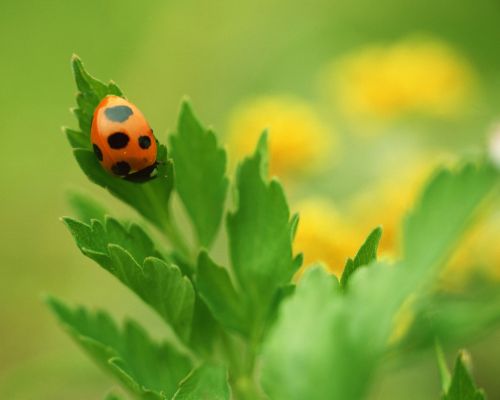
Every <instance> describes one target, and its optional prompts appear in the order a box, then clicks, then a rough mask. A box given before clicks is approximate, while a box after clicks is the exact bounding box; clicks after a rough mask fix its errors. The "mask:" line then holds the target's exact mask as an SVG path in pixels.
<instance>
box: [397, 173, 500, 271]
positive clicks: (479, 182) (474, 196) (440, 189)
mask: <svg viewBox="0 0 500 400" xmlns="http://www.w3.org/2000/svg"><path fill="white" fill-rule="evenodd" d="M497 180H498V173H497V172H496V171H495V169H494V168H493V167H492V166H491V165H489V164H479V165H474V164H472V163H469V164H466V165H464V166H463V167H462V168H461V169H459V170H458V171H456V172H453V171H451V170H449V169H444V168H443V169H441V170H438V171H437V172H436V174H435V175H434V177H433V178H432V180H431V181H430V183H429V184H428V185H427V187H426V188H425V190H424V191H423V193H422V195H421V197H420V199H419V201H418V202H417V205H416V207H415V209H414V210H413V211H412V212H411V213H410V214H409V215H408V217H407V218H406V220H405V224H404V235H403V238H404V240H403V247H404V257H405V259H407V260H410V261H411V263H412V265H414V266H415V268H417V267H418V268H423V269H425V268H432V266H433V265H435V264H437V263H442V262H443V261H444V259H445V258H446V257H447V256H448V255H449V252H450V251H451V250H452V249H453V247H454V246H455V245H456V243H457V241H458V239H460V238H461V236H462V234H463V232H464V231H465V229H466V228H467V226H468V225H469V223H470V222H471V220H472V219H473V217H474V216H475V215H476V210H477V209H478V205H479V204H480V203H481V202H482V201H483V200H484V199H485V198H486V196H487V194H488V193H490V192H491V190H492V187H493V186H494V184H495V183H496V182H497Z"/></svg>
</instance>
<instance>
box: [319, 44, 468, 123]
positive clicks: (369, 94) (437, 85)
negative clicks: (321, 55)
mask: <svg viewBox="0 0 500 400" xmlns="http://www.w3.org/2000/svg"><path fill="white" fill-rule="evenodd" d="M325 77H326V82H325V84H326V86H327V90H328V91H329V92H331V93H332V94H333V95H334V97H335V99H336V101H338V102H339V105H340V106H341V107H342V108H343V109H344V111H345V112H346V113H347V114H349V115H351V116H353V117H358V118H359V117H361V118H363V117H375V118H379V119H390V118H395V117H399V116H401V115H403V114H408V113H423V114H427V115H455V113H457V112H458V111H461V109H462V108H463V105H464V104H465V103H466V100H467V99H468V97H469V96H470V94H471V92H472V91H473V86H474V80H475V79H474V74H473V71H472V68H471V66H470V64H469V62H468V61H467V60H466V59H465V58H464V57H463V56H461V55H460V54H459V53H458V52H457V51H455V50H453V49H452V48H451V47H450V46H449V45H448V44H446V43H444V42H440V41H437V40H430V39H427V40H425V39H414V38H410V39H406V40H401V41H400V42H397V43H395V44H392V45H372V46H369V47H366V48H363V49H361V50H359V51H356V52H354V53H352V54H348V55H346V56H344V57H343V58H341V59H339V60H335V61H333V62H332V64H331V65H330V66H329V67H328V68H327V70H326V72H325Z"/></svg>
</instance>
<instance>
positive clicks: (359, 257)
mask: <svg viewBox="0 0 500 400" xmlns="http://www.w3.org/2000/svg"><path fill="white" fill-rule="evenodd" d="M381 237H382V228H380V227H378V228H375V229H374V230H373V231H372V232H371V233H370V234H369V235H368V237H367V238H366V241H365V242H364V243H363V245H362V246H361V247H360V249H359V251H358V253H357V254H356V257H354V260H353V259H352V258H348V259H347V262H346V265H345V267H344V272H343V273H342V277H341V278H340V286H342V287H343V288H345V287H346V286H347V282H348V281H349V278H350V276H351V275H352V274H353V273H354V272H355V271H356V270H357V269H358V268H360V267H363V266H365V265H368V264H370V263H371V262H373V261H376V260H377V249H378V244H379V242H380V238H381Z"/></svg>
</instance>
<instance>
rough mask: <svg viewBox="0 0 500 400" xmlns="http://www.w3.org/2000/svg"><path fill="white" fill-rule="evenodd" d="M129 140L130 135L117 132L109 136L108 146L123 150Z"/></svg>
mask: <svg viewBox="0 0 500 400" xmlns="http://www.w3.org/2000/svg"><path fill="white" fill-rule="evenodd" d="M129 140H130V138H129V137H128V135H127V134H126V133H123V132H115V133H113V134H111V135H109V136H108V144H109V147H111V148H112V149H123V148H124V147H126V146H127V144H128V141H129Z"/></svg>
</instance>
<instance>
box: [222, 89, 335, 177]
mask: <svg viewBox="0 0 500 400" xmlns="http://www.w3.org/2000/svg"><path fill="white" fill-rule="evenodd" d="M264 129H268V130H269V150H270V172H271V174H272V175H277V176H279V177H282V178H287V177H296V175H300V174H304V173H306V172H309V171H311V169H314V168H317V167H319V166H320V165H321V163H322V162H324V161H325V160H326V159H327V156H328V155H329V151H330V150H331V146H330V145H331V144H332V135H331V134H330V133H329V132H328V130H327V129H326V127H325V126H324V124H323V123H322V121H321V119H320V117H319V116H318V114H317V113H316V111H315V110H314V108H312V107H311V106H310V105H309V104H308V103H307V102H305V101H303V100H300V99H297V98H294V97H285V96H269V97H261V98H257V99H254V100H252V101H249V102H247V103H245V104H243V105H241V106H240V107H238V108H237V109H236V110H235V111H234V112H233V114H232V117H231V118H230V121H229V146H230V148H231V154H234V156H235V158H236V159H241V157H242V156H245V155H248V154H250V153H251V152H252V151H253V149H254V147H255V143H256V142H257V139H258V137H259V136H260V135H261V133H262V131H263V130H264Z"/></svg>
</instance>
